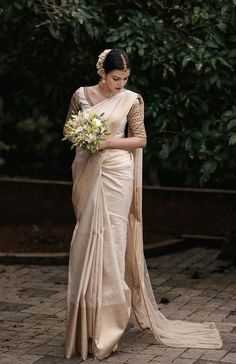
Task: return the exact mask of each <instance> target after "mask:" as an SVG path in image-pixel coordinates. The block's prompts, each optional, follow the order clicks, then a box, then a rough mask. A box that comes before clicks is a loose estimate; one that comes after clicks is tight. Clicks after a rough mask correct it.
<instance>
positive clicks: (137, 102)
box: [126, 90, 144, 106]
mask: <svg viewBox="0 0 236 364" xmlns="http://www.w3.org/2000/svg"><path fill="white" fill-rule="evenodd" d="M126 92H128V93H130V94H131V95H132V94H133V96H134V102H133V106H138V105H143V103H144V101H143V97H142V95H141V94H139V93H137V92H134V91H131V90H126Z"/></svg>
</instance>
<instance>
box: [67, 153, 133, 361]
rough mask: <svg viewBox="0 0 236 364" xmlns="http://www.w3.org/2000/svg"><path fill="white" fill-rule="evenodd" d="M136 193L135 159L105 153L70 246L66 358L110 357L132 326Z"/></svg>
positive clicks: (125, 155)
mask: <svg viewBox="0 0 236 364" xmlns="http://www.w3.org/2000/svg"><path fill="white" fill-rule="evenodd" d="M132 190H133V159H132V155H131V154H130V153H129V152H125V153H123V152H122V151H121V153H120V151H111V152H109V153H107V155H106V158H105V159H104V162H103V165H102V168H101V171H100V174H99V176H98V177H97V178H96V183H95V184H94V185H93V188H92V190H91V191H90V198H89V203H88V204H86V207H85V209H84V211H83V215H82V216H81V219H80V222H79V223H78V225H77V228H76V232H75V234H74V236H73V239H72V244H71V251H70V272H69V285H68V286H69V292H68V297H69V299H70V302H69V307H70V309H69V310H68V326H67V338H68V340H67V342H66V348H67V352H66V356H67V357H71V356H72V355H74V354H76V352H79V353H81V357H82V358H83V359H86V357H87V353H88V352H90V353H92V354H93V355H94V356H95V357H97V358H99V359H102V358H104V357H106V356H107V355H109V354H110V353H111V351H112V350H113V349H114V347H115V346H116V344H117V342H118V340H119V338H120V337H121V335H122V333H123V332H124V330H125V328H126V326H127V324H128V321H129V318H130V311H131V293H130V289H129V288H128V286H127V284H126V282H125V280H124V272H125V251H126V242H127V221H128V214H129V209H130V204H131V197H132ZM78 239H79V240H80V241H81V244H80V245H79V246H78V244H76V243H77V241H78ZM83 242H86V243H85V244H83ZM74 277H77V279H76V280H75V279H74ZM75 292H77V294H76V296H74V293H75ZM76 323H77V324H76ZM78 345H79V346H78Z"/></svg>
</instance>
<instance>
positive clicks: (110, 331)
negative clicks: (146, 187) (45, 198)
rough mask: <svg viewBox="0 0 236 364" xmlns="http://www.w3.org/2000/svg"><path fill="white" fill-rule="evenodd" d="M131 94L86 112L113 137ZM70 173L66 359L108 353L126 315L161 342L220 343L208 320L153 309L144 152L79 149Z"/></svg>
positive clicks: (213, 346)
mask: <svg viewBox="0 0 236 364" xmlns="http://www.w3.org/2000/svg"><path fill="white" fill-rule="evenodd" d="M136 98H137V94H135V93H133V92H131V91H125V93H124V94H123V95H117V96H115V97H112V98H111V99H109V100H108V101H106V102H102V103H99V104H97V105H95V106H94V107H91V111H96V112H100V111H102V112H105V114H106V116H107V118H108V121H109V127H110V131H111V134H112V135H114V134H115V133H116V130H117V129H118V127H119V125H120V123H121V121H122V120H123V118H124V117H125V116H126V115H127V112H128V111H129V109H130V107H131V105H132V103H133V102H134V100H135V99H136ZM129 136H132V135H129ZM72 172H73V191H72V201H73V205H74V210H75V214H76V219H77V224H76V226H75V229H74V232H73V236H72V241H71V248H70V261H69V279H68V295H67V327H66V342H65V357H66V358H71V357H72V356H74V355H76V354H77V353H78V354H80V355H81V357H82V359H84V360H85V359H87V356H88V353H91V354H92V355H93V356H94V357H95V358H98V359H103V358H105V357H107V356H108V355H109V354H110V353H111V352H112V351H113V350H114V349H115V348H116V346H117V343H118V341H119V339H120V337H121V335H122V334H123V333H124V331H125V329H126V327H127V324H128V322H129V319H130V317H131V316H132V317H133V318H134V319H135V322H136V324H137V325H138V326H139V327H140V329H141V330H144V329H146V328H149V329H150V330H151V331H152V332H153V334H154V336H155V338H156V340H157V341H158V342H160V343H163V344H165V345H168V346H173V347H192V348H209V349H216V348H220V347H221V346H222V340H221V337H220V335H219V332H218V330H217V328H216V326H215V324H214V323H204V324H203V323H192V322H186V321H179V320H177V321H170V320H167V319H166V318H165V317H164V316H163V315H162V314H161V312H160V311H159V310H158V307H157V304H156V301H155V298H154V294H153V291H152V287H151V283H150V279H149V275H148V270H147V267H146V263H145V259H144V254H143V237H142V150H140V149H136V150H134V151H133V152H132V153H130V152H127V151H123V150H105V151H103V152H99V153H95V154H93V155H90V154H88V153H86V152H79V153H77V154H76V157H75V160H74V162H73V165H72ZM157 350H158V348H157Z"/></svg>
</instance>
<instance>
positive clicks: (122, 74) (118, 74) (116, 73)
mask: <svg viewBox="0 0 236 364" xmlns="http://www.w3.org/2000/svg"><path fill="white" fill-rule="evenodd" d="M109 74H110V75H111V76H113V77H120V78H124V77H128V76H129V75H130V69H129V68H124V69H123V70H112V71H111V72H109Z"/></svg>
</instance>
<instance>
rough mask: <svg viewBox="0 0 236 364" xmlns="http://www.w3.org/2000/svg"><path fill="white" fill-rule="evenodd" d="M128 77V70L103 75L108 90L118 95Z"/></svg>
mask: <svg viewBox="0 0 236 364" xmlns="http://www.w3.org/2000/svg"><path fill="white" fill-rule="evenodd" d="M129 75H130V69H129V68H125V69H123V70H113V71H110V72H109V73H107V74H105V77H104V79H105V84H104V86H106V87H107V88H108V89H109V90H111V91H112V92H115V93H119V92H120V91H121V90H122V89H123V87H124V86H125V85H126V83H127V81H128V78H129Z"/></svg>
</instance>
